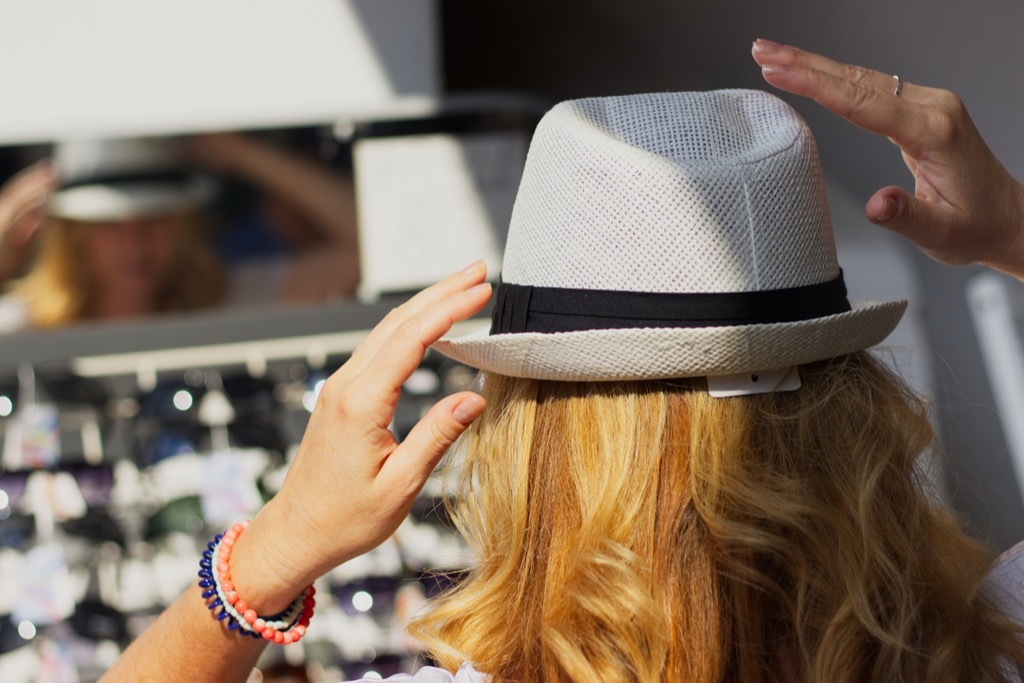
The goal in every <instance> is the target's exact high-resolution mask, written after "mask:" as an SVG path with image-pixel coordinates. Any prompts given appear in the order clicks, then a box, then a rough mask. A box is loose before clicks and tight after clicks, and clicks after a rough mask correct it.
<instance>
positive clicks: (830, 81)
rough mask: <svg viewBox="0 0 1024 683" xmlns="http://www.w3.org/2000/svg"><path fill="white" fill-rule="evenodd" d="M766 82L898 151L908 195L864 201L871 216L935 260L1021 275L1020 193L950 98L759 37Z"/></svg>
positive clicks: (1023, 202)
mask: <svg viewBox="0 0 1024 683" xmlns="http://www.w3.org/2000/svg"><path fill="white" fill-rule="evenodd" d="M752 53H753V56H754V60H755V61H756V62H757V63H758V64H759V65H760V66H761V71H762V73H763V75H764V79H765V80H766V81H768V83H771V84H772V85H774V86H775V87H777V88H780V89H782V90H785V91H787V92H791V93H794V94H797V95H803V96H805V97H809V98H811V99H813V100H814V101H815V102H817V103H818V104H820V105H822V106H823V107H825V108H826V109H828V110H829V111H832V112H834V113H836V114H838V115H839V116H841V117H843V118H845V119H846V120H848V121H850V122H851V123H853V124H855V125H857V126H860V127H861V128H864V129H865V130H868V131H871V132H872V133H877V134H879V135H884V136H885V137H887V138H888V139H889V140H890V141H891V142H892V143H893V144H895V145H896V146H897V147H899V149H900V151H901V152H902V154H903V161H904V162H905V163H906V165H907V168H908V169H910V172H911V173H913V175H914V192H913V194H911V193H909V192H907V191H906V190H904V189H902V188H900V187H895V186H888V187H883V188H881V189H879V190H878V191H877V192H875V194H874V195H872V197H871V198H870V199H868V202H867V205H866V207H865V212H866V214H867V217H868V219H869V220H871V221H872V222H873V223H876V224H878V225H881V226H883V227H885V228H888V229H890V230H893V231H895V232H898V233H900V234H902V235H903V236H905V237H906V238H907V239H909V240H911V241H912V242H914V244H916V245H917V246H918V247H920V248H921V249H922V250H923V251H925V252H926V253H927V254H929V255H930V256H932V257H933V258H935V259H936V260H938V261H942V262H944V263H949V264H963V263H970V262H978V263H982V264H985V265H988V266H990V267H992V268H996V269H998V270H1002V271H1004V272H1008V273H1011V274H1013V275H1016V276H1017V277H1020V278H1024V235H1022V233H1024V230H1022V227H1024V187H1022V186H1021V184H1020V183H1019V182H1017V181H1016V180H1015V179H1014V178H1013V177H1012V176H1011V175H1010V174H1009V173H1008V172H1007V170H1006V169H1005V168H1004V167H1003V165H1002V164H1001V163H1000V162H999V160H998V159H997V158H996V157H995V155H994V154H993V153H992V151H991V150H990V149H989V148H988V146H987V145H986V144H985V141H984V140H982V138H981V135H980V134H979V133H978V130H977V128H975V126H974V123H973V122H972V121H971V118H970V116H969V115H968V113H967V109H966V108H965V107H964V104H963V102H962V101H961V100H960V98H959V97H957V95H956V94H954V93H952V92H950V91H948V90H942V89H938V88H929V87H925V86H922V85H917V84H915V83H907V82H905V81H903V82H902V83H901V87H900V90H899V93H898V95H894V93H896V91H897V81H896V79H895V78H894V77H893V76H892V75H890V74H885V73H881V72H878V71H872V70H871V69H865V68H863V67H859V66H852V65H849V64H842V63H839V62H836V61H833V60H831V59H828V58H826V57H823V56H821V55H817V54H814V53H811V52H806V51H804V50H800V49H798V48H795V47H791V46H785V45H779V44H777V43H773V42H771V41H768V40H757V41H755V42H754V46H753V50H752Z"/></svg>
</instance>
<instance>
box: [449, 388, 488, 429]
mask: <svg viewBox="0 0 1024 683" xmlns="http://www.w3.org/2000/svg"><path fill="white" fill-rule="evenodd" d="M485 405H487V404H486V403H485V402H484V400H483V398H481V397H479V396H477V395H476V394H473V395H471V396H467V397H466V398H465V399H464V400H463V401H462V403H460V404H459V405H457V406H455V410H453V411H452V417H454V418H455V421H456V422H458V423H459V424H461V425H468V424H469V423H470V422H472V421H473V420H475V419H476V418H478V417H479V416H480V413H482V412H483V411H484V406H485Z"/></svg>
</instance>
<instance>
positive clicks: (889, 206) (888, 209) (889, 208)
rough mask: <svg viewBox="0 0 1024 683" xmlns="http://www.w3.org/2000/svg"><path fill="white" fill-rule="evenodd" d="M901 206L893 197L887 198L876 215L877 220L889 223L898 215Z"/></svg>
mask: <svg viewBox="0 0 1024 683" xmlns="http://www.w3.org/2000/svg"><path fill="white" fill-rule="evenodd" d="M899 208H900V205H899V204H898V203H897V202H896V200H895V199H893V198H892V197H886V198H885V199H883V200H882V206H881V207H880V208H879V209H878V213H876V214H875V220H877V221H883V222H884V221H887V220H890V219H891V218H892V217H893V216H895V215H896V212H897V211H898V210H899Z"/></svg>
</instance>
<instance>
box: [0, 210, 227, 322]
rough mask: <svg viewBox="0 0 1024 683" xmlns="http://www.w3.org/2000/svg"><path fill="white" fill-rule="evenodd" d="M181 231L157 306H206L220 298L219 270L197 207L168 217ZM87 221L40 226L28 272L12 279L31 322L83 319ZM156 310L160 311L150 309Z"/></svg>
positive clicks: (88, 297) (88, 290) (88, 287)
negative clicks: (36, 250) (36, 249)
mask: <svg viewBox="0 0 1024 683" xmlns="http://www.w3.org/2000/svg"><path fill="white" fill-rule="evenodd" d="M171 219H172V220H174V221H176V223H177V228H178V229H179V231H180V235H181V237H180V239H179V240H178V253H177V258H176V260H175V264H174V267H173V268H172V272H171V274H170V276H169V277H168V279H167V282H166V285H165V287H164V291H163V292H162V294H161V302H160V310H161V311H170V310H188V309H197V308H207V307H210V306H214V305H216V304H218V303H220V302H221V299H222V298H223V294H224V274H223V270H222V267H221V264H220V262H219V260H218V259H217V256H216V255H215V254H214V253H213V250H212V248H211V247H210V245H209V243H208V240H207V234H206V230H207V225H206V220H205V219H204V218H203V216H202V215H201V214H199V213H195V212H188V213H182V214H179V215H176V216H173V217H172V218H171ZM91 228H92V226H91V225H90V224H89V223H87V222H82V221H73V220H67V219H60V218H51V219H50V220H49V221H48V223H47V225H45V226H43V228H42V231H43V233H42V234H43V235H44V237H43V243H42V245H41V247H40V251H39V254H38V255H37V258H36V261H35V262H34V263H33V265H32V268H31V270H30V271H29V272H28V274H27V275H25V276H24V277H22V278H21V279H19V280H17V281H15V282H13V283H12V284H11V287H10V289H11V291H13V292H14V293H15V294H17V295H18V296H20V297H21V298H22V299H23V300H24V301H25V303H26V305H27V306H28V309H29V318H30V321H31V323H32V325H33V326H35V327H40V328H49V327H57V326H60V325H65V324H67V323H71V322H75V321H79V320H85V319H87V318H88V317H89V315H90V314H89V308H90V306H91V305H92V282H91V279H90V273H89V269H88V264H87V263H85V262H84V261H83V259H82V253H83V248H82V241H83V236H84V232H85V231H86V230H89V229H91ZM153 312H154V313H157V312H159V311H153Z"/></svg>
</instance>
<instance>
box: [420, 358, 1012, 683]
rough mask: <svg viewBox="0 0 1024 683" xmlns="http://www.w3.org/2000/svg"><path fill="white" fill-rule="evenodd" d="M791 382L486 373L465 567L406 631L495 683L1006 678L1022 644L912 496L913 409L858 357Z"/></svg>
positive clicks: (946, 531)
mask: <svg viewBox="0 0 1024 683" xmlns="http://www.w3.org/2000/svg"><path fill="white" fill-rule="evenodd" d="M801 376H802V380H803V387H802V388H801V389H800V390H799V391H796V392H787V393H772V394H763V395H759V396H746V397H739V398H729V399H715V398H710V397H709V396H708V394H707V390H706V385H705V382H704V380H702V379H700V380H682V381H675V382H649V383H559V382H538V381H532V380H522V379H510V378H507V377H501V376H495V375H489V376H487V378H486V382H485V395H486V396H487V398H488V401H489V403H488V407H487V412H486V413H485V415H484V416H483V417H482V418H481V420H479V421H478V423H477V424H476V425H475V426H474V427H473V429H472V430H471V431H470V432H469V433H468V434H467V435H465V436H464V437H463V439H464V440H463V442H462V444H461V448H462V451H461V454H460V455H457V456H456V458H455V460H454V462H455V463H457V467H454V468H453V470H455V471H457V472H458V475H457V476H458V477H459V478H458V480H457V486H456V488H455V490H456V491H459V492H461V493H462V495H460V496H459V497H458V499H457V500H456V501H454V502H453V514H454V517H455V519H456V524H457V525H458V527H459V529H460V530H461V531H462V533H463V534H464V535H465V537H466V539H467V540H468V542H469V543H470V545H471V546H472V548H473V550H474V551H475V553H476V557H477V562H476V564H475V566H474V567H473V568H472V570H471V571H470V574H469V576H468V578H467V579H466V580H465V581H464V582H463V583H462V584H461V585H460V586H459V587H458V588H457V589H456V590H454V591H452V592H451V593H449V594H448V595H446V596H443V597H442V598H441V599H440V600H439V601H438V602H436V603H435V604H433V606H432V608H431V610H430V611H429V612H428V613H427V614H426V615H425V616H424V617H422V618H421V619H420V620H418V621H417V622H416V623H414V624H413V626H412V633H413V635H415V636H416V637H418V638H419V639H421V641H423V642H424V643H425V644H426V645H427V647H428V651H429V652H430V654H431V655H432V656H433V657H434V658H435V659H436V660H437V661H438V662H439V663H440V664H441V665H442V666H445V667H448V668H449V669H454V668H456V667H457V666H458V665H459V663H460V662H462V661H471V662H473V663H474V664H475V665H476V666H477V668H478V669H480V670H481V671H485V672H487V673H489V674H491V675H492V676H493V678H494V680H495V681H512V680H515V681H547V682H551V681H694V682H712V681H714V682H717V681H726V680H728V681H733V680H738V681H745V682H746V681H782V680H786V681H796V680H799V681H822V682H825V681H827V682H829V683H835V682H839V683H842V682H847V681H848V682H850V683H852V682H854V681H856V682H858V683H860V682H863V681H886V682H891V681H922V682H923V681H937V680H948V681H953V680H956V681H961V680H964V681H967V680H969V681H1003V680H1004V673H1003V670H1002V669H1001V668H1000V662H1001V660H1000V658H1001V657H1005V658H1007V659H1008V660H1009V661H1013V662H1016V663H1018V664H1020V663H1024V645H1022V644H1021V640H1020V639H1019V636H1020V635H1021V629H1020V628H1018V627H1017V626H1015V625H1014V624H1012V623H1011V622H1010V621H1009V620H1008V619H1007V618H1006V617H1004V616H1003V615H1002V614H1001V613H1000V612H999V611H998V610H997V609H996V608H995V607H994V606H993V605H992V604H991V603H990V602H989V601H988V599H987V598H986V596H985V594H984V593H983V591H982V582H983V579H984V577H985V575H986V573H987V571H988V570H989V568H990V566H991V563H992V561H993V555H992V553H991V552H990V551H989V550H987V549H986V548H985V547H983V546H982V545H981V544H979V543H978V542H976V541H974V540H972V539H971V538H969V537H968V536H967V535H965V534H964V533H963V532H962V531H961V529H960V526H959V525H958V523H957V521H956V519H954V517H953V516H952V515H951V514H950V513H949V512H948V511H947V510H945V509H944V508H943V507H942V506H941V505H940V504H937V503H936V502H935V501H934V499H933V498H932V497H931V496H929V495H928V493H927V491H926V490H925V488H924V486H923V482H922V481H921V480H920V478H921V475H920V474H919V469H918V468H917V467H916V466H915V465H916V461H917V458H918V455H919V454H920V453H921V452H922V450H923V449H924V448H925V447H926V446H928V445H929V444H930V443H931V440H932V435H931V429H930V426H929V423H928V421H927V419H926V414H925V412H926V409H925V406H924V405H923V404H922V402H921V401H920V400H919V399H918V398H916V397H915V396H914V395H913V394H912V393H911V392H910V391H909V390H908V389H907V388H906V387H905V386H904V385H903V384H902V383H901V382H900V381H899V380H898V379H897V378H895V377H894V376H892V375H891V374H890V373H889V372H888V371H887V370H885V369H884V368H883V367H882V366H881V365H880V364H879V363H878V362H877V361H875V360H873V359H872V358H871V357H870V356H868V355H867V354H865V353H858V354H853V355H850V356H846V357H842V358H838V359H834V360H833V361H830V362H827V363H819V364H814V365H810V366H804V367H802V368H801ZM1003 661H1006V660H1003Z"/></svg>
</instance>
